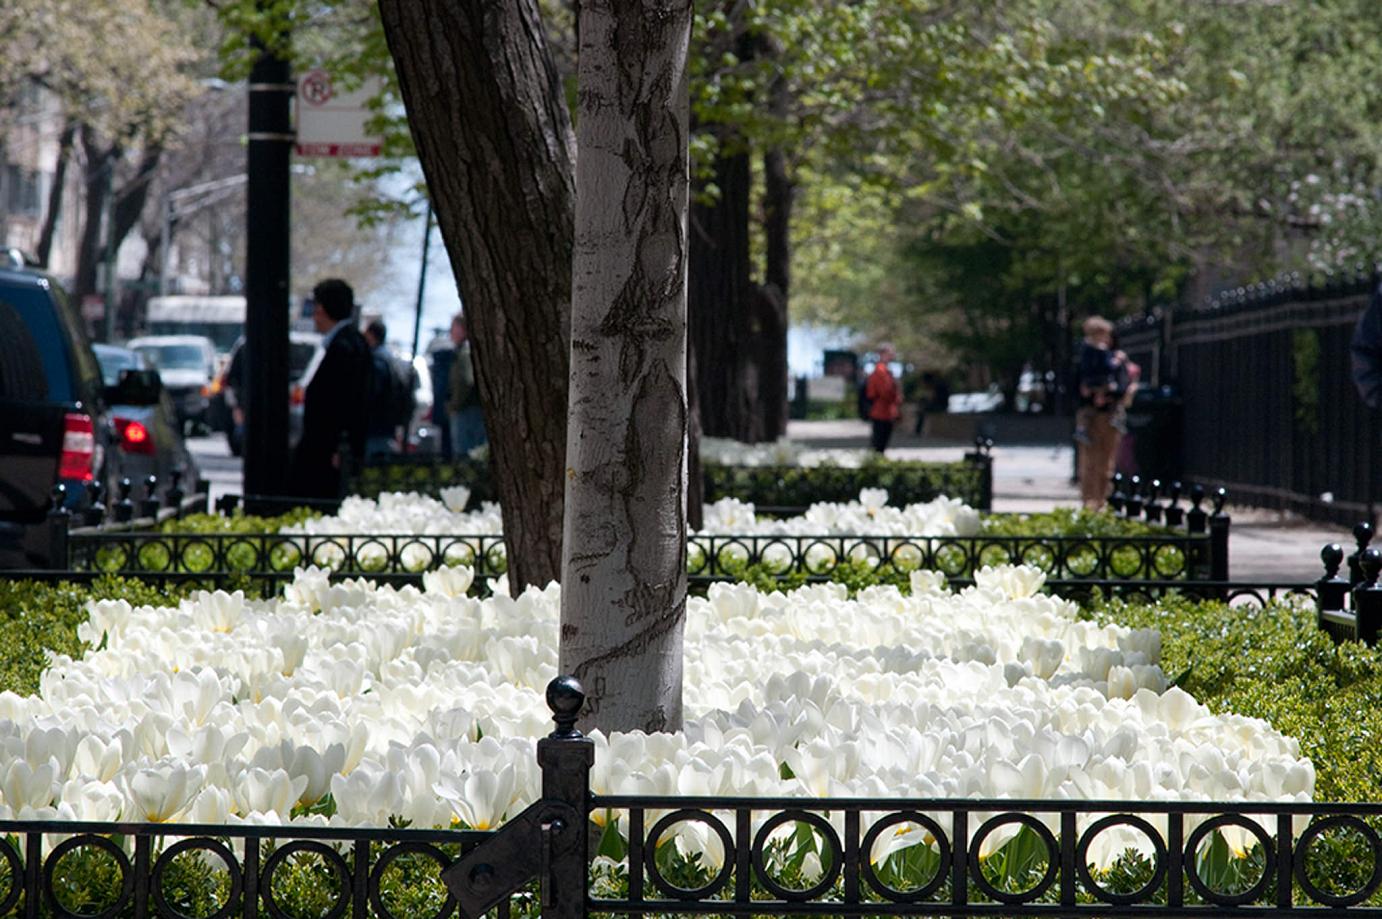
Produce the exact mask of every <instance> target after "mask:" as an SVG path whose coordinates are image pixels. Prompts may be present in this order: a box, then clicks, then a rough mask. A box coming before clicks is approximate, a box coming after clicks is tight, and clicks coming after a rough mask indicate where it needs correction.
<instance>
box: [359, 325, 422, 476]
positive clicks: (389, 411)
mask: <svg viewBox="0 0 1382 919" xmlns="http://www.w3.org/2000/svg"><path fill="white" fill-rule="evenodd" d="M388 334H389V330H388V328H387V327H386V326H385V325H384V323H383V321H382V320H380V319H373V320H371V321H370V322H369V323H368V324H366V326H365V331H364V335H365V343H366V344H367V345H369V348H370V382H369V400H368V402H367V403H366V415H367V417H368V419H369V421H368V422H367V430H366V432H365V457H366V458H369V457H372V456H388V455H389V454H392V453H398V452H400V451H401V450H402V449H403V444H404V443H406V441H407V437H408V428H409V426H410V425H411V423H412V420H413V412H414V410H415V409H416V408H417V403H416V397H415V396H414V394H413V393H414V390H415V389H416V388H417V386H416V380H415V379H414V376H413V368H412V366H411V365H410V364H407V363H406V362H405V361H403V360H401V359H400V358H397V357H394V356H393V355H392V354H390V353H389V349H388V346H387V345H385V343H384V342H385V339H387V338H388ZM400 430H401V431H402V434H401V435H400V433H399V432H400Z"/></svg>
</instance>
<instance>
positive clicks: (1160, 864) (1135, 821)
mask: <svg viewBox="0 0 1382 919" xmlns="http://www.w3.org/2000/svg"><path fill="white" fill-rule="evenodd" d="M1114 826H1130V827H1132V828H1133V829H1136V830H1139V831H1140V832H1141V833H1142V835H1144V836H1146V837H1147V839H1148V841H1150V842H1151V844H1152V855H1153V858H1152V878H1151V880H1149V881H1148V882H1147V883H1145V884H1143V885H1142V886H1141V887H1139V888H1137V889H1136V890H1134V891H1132V892H1131V893H1114V892H1113V891H1111V890H1108V889H1106V888H1105V887H1103V886H1102V885H1101V884H1100V883H1099V882H1098V881H1097V880H1095V879H1094V873H1093V872H1092V871H1090V870H1089V847H1090V845H1091V844H1092V843H1093V842H1094V839H1095V837H1096V836H1098V835H1099V834H1100V833H1102V832H1103V831H1104V830H1106V829H1108V828H1109V827H1114ZM1075 871H1076V872H1077V873H1078V874H1079V876H1080V881H1081V882H1082V883H1083V884H1084V885H1085V887H1087V888H1088V889H1089V892H1090V893H1091V894H1093V895H1094V896H1095V897H1096V898H1097V899H1100V900H1103V901H1104V902H1105V903H1112V904H1113V905H1115V906H1127V905H1128V904H1131V903H1137V902H1139V901H1141V900H1145V899H1147V898H1148V897H1150V896H1151V895H1152V893H1153V892H1154V891H1155V890H1156V889H1157V888H1158V887H1160V886H1161V882H1162V881H1164V880H1165V879H1166V844H1165V843H1164V842H1162V840H1161V834H1160V833H1158V832H1157V830H1156V827H1154V826H1152V825H1151V824H1150V823H1148V822H1147V821H1146V820H1143V819H1142V818H1141V817H1138V816H1136V815H1135V814H1111V815H1109V816H1107V817H1103V818H1101V819H1099V820H1096V821H1094V822H1093V823H1091V824H1090V825H1089V828H1088V829H1086V830H1085V831H1084V834H1083V835H1082V836H1081V837H1080V841H1079V843H1078V844H1077V845H1076V846H1075Z"/></svg>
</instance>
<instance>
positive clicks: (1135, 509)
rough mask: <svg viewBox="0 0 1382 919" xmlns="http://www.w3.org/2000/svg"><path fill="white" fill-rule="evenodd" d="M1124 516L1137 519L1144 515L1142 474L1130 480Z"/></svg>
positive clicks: (1124, 503)
mask: <svg viewBox="0 0 1382 919" xmlns="http://www.w3.org/2000/svg"><path fill="white" fill-rule="evenodd" d="M1123 516H1125V517H1127V518H1128V519H1130V520H1136V519H1137V518H1138V517H1141V516H1142V476H1140V475H1135V476H1133V477H1132V479H1131V480H1130V481H1129V482H1128V492H1127V495H1126V497H1125V498H1124V499H1123Z"/></svg>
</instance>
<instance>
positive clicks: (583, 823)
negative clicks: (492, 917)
mask: <svg viewBox="0 0 1382 919" xmlns="http://www.w3.org/2000/svg"><path fill="white" fill-rule="evenodd" d="M547 706H548V708H550V709H551V710H552V720H553V721H555V722H556V725H557V728H556V730H555V731H553V732H552V733H551V735H549V736H547V737H544V738H543V739H541V740H539V741H538V742H537V764H538V767H539V768H540V769H541V770H542V798H543V800H544V801H545V802H550V803H557V804H562V805H566V806H568V807H570V808H571V809H572V811H573V812H574V814H575V819H576V825H575V826H563V825H562V822H561V821H559V820H553V821H552V822H551V823H548V824H544V825H543V828H542V834H543V840H542V844H543V846H544V847H549V846H550V857H549V859H548V860H547V864H548V872H547V877H544V878H542V884H543V895H542V916H543V919H585V915H586V899H587V890H586V883H587V879H588V870H587V866H588V865H589V864H590V829H589V828H590V767H591V766H593V765H594V764H595V744H594V743H593V742H592V741H591V740H590V738H588V737H585V736H583V735H582V734H581V732H580V731H578V730H576V720H577V719H578V718H579V717H580V714H581V709H582V708H583V707H584V706H585V691H584V690H583V689H582V688H581V684H580V682H579V681H577V680H576V678H575V677H572V676H559V677H557V678H556V679H554V680H553V681H552V682H551V683H549V684H547Z"/></svg>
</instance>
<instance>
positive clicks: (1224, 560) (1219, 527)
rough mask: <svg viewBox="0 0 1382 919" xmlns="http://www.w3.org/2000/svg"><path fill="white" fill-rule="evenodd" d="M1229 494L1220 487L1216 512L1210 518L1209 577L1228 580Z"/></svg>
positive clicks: (1216, 500)
mask: <svg viewBox="0 0 1382 919" xmlns="http://www.w3.org/2000/svg"><path fill="white" fill-rule="evenodd" d="M1227 498H1228V494H1227V492H1225V491H1224V490H1223V489H1222V488H1220V489H1219V490H1218V491H1217V492H1216V493H1215V495H1214V513H1213V514H1211V515H1210V518H1209V579H1210V580H1211V581H1227V580H1228V528H1229V523H1230V517H1229V515H1228V514H1225V513H1224V501H1225V500H1227Z"/></svg>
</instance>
